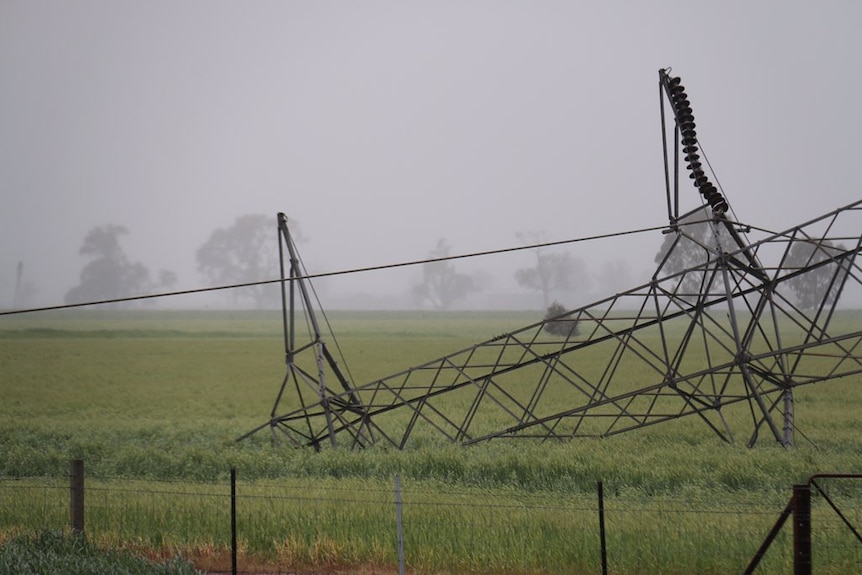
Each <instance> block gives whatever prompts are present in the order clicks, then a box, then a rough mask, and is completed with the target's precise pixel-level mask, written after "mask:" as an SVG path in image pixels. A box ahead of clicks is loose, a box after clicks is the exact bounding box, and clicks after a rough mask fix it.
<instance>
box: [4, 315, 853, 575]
mask: <svg viewBox="0 0 862 575" xmlns="http://www.w3.org/2000/svg"><path fill="white" fill-rule="evenodd" d="M846 313H847V316H846V318H844V321H849V322H858V321H860V316H859V315H858V314H857V313H853V312H846ZM537 319H538V318H537V317H535V315H534V314H529V313H526V312H524V313H520V312H513V313H508V312H507V313H502V312H500V313H490V312H488V313H451V314H450V313H422V312H409V313H408V312H389V313H372V312H334V313H330V314H329V321H330V323H331V325H332V328H333V330H334V332H335V334H336V336H337V341H336V342H333V341H329V342H328V343H329V345H330V347H333V346H334V345H335V344H336V343H337V348H338V349H340V350H341V351H342V352H343V353H344V357H345V358H346V368H348V369H349V372H350V374H351V376H352V379H353V381H355V382H357V383H365V382H367V381H371V380H373V379H375V378H379V377H382V376H385V375H388V374H391V373H395V372H398V371H400V370H402V369H405V368H406V367H409V366H412V365H417V364H419V363H422V362H424V361H427V360H430V359H434V358H437V357H440V356H442V355H445V354H447V353H449V352H453V351H457V350H459V349H462V348H464V347H466V346H469V345H471V344H473V343H475V342H477V341H480V340H485V339H488V338H490V337H493V336H495V335H498V334H500V333H504V332H506V331H510V330H512V329H514V328H517V327H520V326H522V325H526V324H528V323H532V322H533V321H536V320H537ZM585 361H588V358H587V359H585ZM283 375H284V353H283V344H282V340H281V316H280V314H279V313H278V312H229V311H218V312H216V311H170V312H156V311H134V312H131V311H128V312H120V311H103V310H93V311H75V312H51V313H43V314H31V315H22V316H6V317H3V318H0V390H2V398H3V399H2V402H0V445H2V450H0V533H3V535H2V537H4V538H5V537H12V536H15V535H18V534H21V533H24V532H27V531H31V530H43V529H56V528H58V527H62V526H63V525H65V524H66V523H67V522H68V493H67V487H66V486H67V483H68V479H67V474H68V467H69V463H68V462H69V460H70V459H74V458H80V459H84V460H85V462H86V467H87V475H88V490H89V491H88V493H89V495H88V512H87V530H88V533H89V534H90V537H91V538H92V539H93V540H94V541H96V542H98V543H100V544H102V545H105V546H110V547H114V548H119V547H124V548H132V549H135V550H138V551H140V552H143V553H146V554H148V555H150V556H153V557H162V556H165V555H170V554H178V553H179V554H183V555H185V556H188V557H192V558H194V559H195V560H196V563H197V564H198V565H200V566H202V567H208V566H220V567H222V568H224V566H225V564H224V562H225V560H226V552H227V551H226V550H227V549H228V543H229V532H227V527H226V526H228V525H229V515H228V509H227V504H226V499H225V493H226V491H225V490H226V482H227V478H228V476H229V470H230V469H231V468H232V467H233V468H236V470H237V474H238V477H239V478H240V485H239V487H238V495H239V497H240V505H239V508H238V515H239V522H238V523H239V526H240V550H241V558H242V561H243V562H244V563H245V564H246V565H258V566H267V565H269V566H279V567H281V568H283V569H287V568H288V567H294V568H297V567H305V568H309V569H310V568H318V569H320V568H325V567H327V568H328V567H333V566H340V567H351V568H360V567H361V568H363V569H365V570H366V572H367V571H373V570H379V571H381V572H385V571H392V570H393V568H394V566H395V565H396V558H397V553H396V542H395V537H394V510H393V504H392V500H393V494H392V482H393V477H394V475H395V474H400V476H401V477H402V480H403V482H404V503H405V511H404V515H405V517H404V520H405V538H406V541H405V551H406V554H407V563H408V566H409V567H410V568H412V569H414V570H415V572H417V573H467V572H470V573H503V572H505V573H572V572H579V573H598V572H600V569H599V562H598V533H597V528H596V525H597V517H596V494H595V491H596V482H597V480H602V481H603V482H604V487H605V492H606V496H607V503H606V505H607V517H608V552H609V563H610V565H611V567H612V571H613V572H615V573H653V572H662V573H674V572H676V573H690V572H698V573H727V572H740V571H741V570H742V569H743V568H744V566H745V564H746V563H747V561H748V560H749V559H750V558H751V556H752V555H753V554H754V551H755V550H756V549H757V546H758V545H759V544H760V542H761V540H762V538H763V537H764V536H765V534H766V533H767V532H768V530H769V528H770V527H771V526H772V524H773V523H774V522H775V520H776V519H777V517H778V513H779V512H780V511H781V509H782V508H783V507H784V505H785V504H786V502H787V499H788V498H789V495H790V487H791V486H792V485H793V484H795V483H801V482H804V481H805V480H806V479H807V477H808V476H810V475H811V474H813V473H817V472H860V471H862V466H860V463H859V462H860V455H862V435H860V433H859V419H858V415H857V414H858V407H859V405H862V381H859V380H841V381H834V382H829V383H826V384H818V385H817V386H810V387H804V388H800V389H798V390H797V391H796V423H797V426H798V428H799V432H798V433H797V446H796V447H794V448H791V449H784V448H781V447H779V446H777V445H775V444H772V443H770V442H769V441H768V440H767V441H763V440H762V441H761V442H760V443H759V444H758V446H757V447H756V448H754V449H748V448H746V447H744V442H745V439H747V438H742V439H741V440H740V441H739V442H738V443H737V444H734V445H727V444H725V443H723V442H721V441H720V440H719V439H718V437H717V436H716V435H715V434H714V433H713V432H712V431H710V430H709V429H708V428H706V426H705V425H703V424H702V423H701V422H700V421H699V420H697V419H696V418H688V419H683V420H679V421H675V422H670V423H667V424H662V425H658V426H655V427H653V428H649V429H644V430H641V431H638V432H635V433H631V434H624V435H621V436H617V437H613V438H608V439H604V440H576V441H572V442H567V443H549V444H542V443H534V442H530V441H529V440H518V441H511V442H507V441H499V442H492V443H489V444H481V445H477V446H473V447H469V448H462V447H458V446H453V445H450V444H448V443H445V442H444V441H443V440H440V439H435V438H427V439H426V440H424V441H423V442H422V445H421V446H420V447H415V448H411V449H408V450H406V451H403V452H399V451H394V450H391V449H382V448H375V449H371V450H367V451H364V452H351V451H344V450H330V449H328V450H324V451H323V452H321V453H318V454H315V453H313V452H310V451H306V450H295V449H289V448H278V449H276V448H273V447H272V446H271V445H270V442H269V441H268V437H267V436H266V435H265V434H263V433H261V434H258V435H255V436H253V437H252V438H250V439H249V440H246V441H244V442H241V443H237V442H236V441H235V438H236V437H238V436H239V435H241V434H242V433H244V432H246V431H248V430H250V429H252V428H254V427H257V426H258V425H260V424H262V423H264V422H265V421H266V420H267V419H268V417H269V412H270V410H271V409H272V405H273V401H274V399H275V394H276V392H277V390H278V387H279V386H280V384H281V380H282V377H283ZM803 434H804V435H803ZM835 489H836V490H837V491H836V493H838V494H841V496H842V497H846V498H847V499H846V501H848V502H850V503H849V504H850V505H851V506H855V510H854V513H855V514H856V515H854V516H853V517H854V518H855V519H856V520H857V525H858V520H859V519H860V517H859V507H860V505H859V502H860V494H859V492H858V491H856V490H855V488H850V487H847V486H840V485H836V487H835ZM843 537H844V534H843V532H841V533H840V534H838V533H836V534H832V536H831V537H830V539H829V542H830V546H827V547H821V548H827V549H828V554H827V555H822V556H821V562H820V565H821V566H823V569H818V572H831V573H844V572H847V570H848V568H850V567H852V568H859V566H860V561H862V554H860V552H859V550H858V547H859V546H858V545H857V546H855V547H854V546H853V545H852V541H851V542H850V543H848V544H847V545H844V539H843ZM774 546H775V549H774V550H771V551H770V553H769V554H768V555H767V557H766V558H765V560H764V563H763V564H762V566H761V568H760V570H759V571H758V572H759V573H786V572H787V571H788V570H789V565H790V561H791V555H790V549H789V543H788V539H787V537H786V535H783V536H782V537H781V538H779V540H778V541H777V542H776V543H775V544H774ZM823 553H827V552H826V551H824V552H823Z"/></svg>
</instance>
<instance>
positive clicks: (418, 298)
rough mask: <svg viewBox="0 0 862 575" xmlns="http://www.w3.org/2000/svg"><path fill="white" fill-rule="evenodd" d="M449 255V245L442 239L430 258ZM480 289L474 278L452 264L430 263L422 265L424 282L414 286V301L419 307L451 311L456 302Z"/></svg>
mask: <svg viewBox="0 0 862 575" xmlns="http://www.w3.org/2000/svg"><path fill="white" fill-rule="evenodd" d="M448 255H449V245H448V244H447V243H446V240H444V239H441V240H439V241H438V242H437V247H435V248H434V250H432V251H431V253H430V254H429V257H430V259H436V258H445V257H446V256H448ZM478 289H479V288H478V286H477V284H476V282H475V281H474V280H473V278H472V277H470V276H469V275H466V274H462V273H458V272H457V271H455V266H454V265H453V264H452V263H451V262H448V261H442V262H428V263H425V264H423V265H422V282H421V283H419V284H417V285H415V286H413V301H414V302H415V303H416V304H417V305H419V306H423V305H426V304H430V305H431V306H432V307H433V308H434V309H449V308H450V307H452V304H454V303H455V302H456V301H458V300H459V299H463V298H464V297H465V296H466V295H467V294H469V293H470V292H473V291H477V290H478Z"/></svg>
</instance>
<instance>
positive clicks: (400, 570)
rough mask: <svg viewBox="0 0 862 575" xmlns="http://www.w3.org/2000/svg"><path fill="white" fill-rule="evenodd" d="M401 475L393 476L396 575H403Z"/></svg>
mask: <svg viewBox="0 0 862 575" xmlns="http://www.w3.org/2000/svg"><path fill="white" fill-rule="evenodd" d="M401 507H402V505H401V475H399V474H397V473H396V474H395V528H396V529H397V530H398V575H404V523H403V521H402V516H401Z"/></svg>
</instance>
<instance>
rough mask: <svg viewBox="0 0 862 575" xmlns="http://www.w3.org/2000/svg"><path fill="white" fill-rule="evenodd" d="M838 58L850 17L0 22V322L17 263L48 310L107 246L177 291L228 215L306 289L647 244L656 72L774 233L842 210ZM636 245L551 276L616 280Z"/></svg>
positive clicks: (739, 208)
mask: <svg viewBox="0 0 862 575" xmlns="http://www.w3.org/2000/svg"><path fill="white" fill-rule="evenodd" d="M859 54H862V4H860V3H859V2H855V1H843V2H839V1H831V2H830V1H827V2H816V3H815V2H807V1H806V2H802V1H769V2H765V1H760V2H751V1H744V2H743V1H736V2H691V1H674V2H671V1H666V0H665V1H653V2H640V1H630V2H623V1H611V2H604V1H603V2H572V1H565V2H552V1H530V2H526V1H522V2H506V1H497V2H491V1H466V2H465V1H451V2H447V1H426V2H395V1H375V2H368V1H363V2H348V1H344V2H322V1H315V2H291V1H273V2H262V1H250V2H233V1H222V0H200V1H184V2H173V1H155V2H150V1H147V2H144V1H135V2H132V1H115V0H104V1H95V0H70V1H59V0H57V1H39V0H36V1H34V0H0V78H2V92H0V94H2V95H0V307H3V306H7V305H9V304H10V303H11V299H12V290H13V286H14V276H15V267H16V264H17V262H18V261H24V262H25V266H26V271H27V273H28V275H29V276H30V277H31V278H32V279H33V281H34V282H35V283H36V285H37V287H38V289H39V303H40V304H45V305H51V304H59V303H62V297H63V294H64V293H65V292H66V290H68V289H69V288H70V287H72V286H73V285H74V284H75V283H77V278H78V273H79V271H80V269H81V267H82V265H83V264H84V263H85V262H84V261H83V260H82V258H81V257H80V256H79V255H78V253H77V252H78V248H79V246H80V244H81V240H82V238H83V237H84V235H85V234H86V232H87V231H88V230H89V229H90V228H92V227H93V226H95V225H100V224H106V223H115V224H122V225H124V226H126V227H127V228H128V229H129V230H130V232H131V233H130V235H129V236H128V237H126V238H125V246H126V251H127V253H128V255H129V256H130V258H132V259H133V260H139V261H141V262H143V263H144V264H145V265H147V266H148V267H149V268H150V270H151V271H156V270H158V269H163V268H164V269H171V270H174V271H176V272H178V274H179V279H180V281H179V285H178V286H177V288H195V287H201V286H202V280H201V279H200V278H199V277H198V274H197V273H196V272H195V270H194V252H195V250H196V249H197V247H198V246H199V245H200V244H202V243H203V242H204V241H205V240H206V239H207V237H208V236H209V234H210V232H211V231H212V230H213V229H215V228H217V227H226V226H228V225H230V224H231V223H232V222H233V220H234V219H235V218H236V217H237V216H240V215H244V214H250V213H263V214H272V216H273V222H275V214H276V213H277V212H279V211H283V212H285V213H287V214H288V216H289V217H291V218H295V219H297V220H299V222H300V223H301V226H302V229H303V232H304V234H305V235H307V236H308V237H309V239H310V241H309V242H308V244H307V245H305V246H303V248H302V249H303V255H304V258H305V261H306V263H307V264H309V266H310V267H313V268H314V269H315V270H317V271H329V270H337V269H343V268H352V267H364V266H371V265H378V264H387V263H394V262H398V261H403V260H412V259H419V258H422V257H425V256H426V255H427V254H428V252H430V251H431V250H432V249H433V248H434V246H435V245H436V243H437V240H438V239H439V238H446V239H447V240H448V242H449V244H450V245H451V246H452V252H453V253H465V252H472V251H483V250H489V249H496V248H503V247H509V246H514V245H517V244H518V241H517V239H516V238H515V233H516V232H519V231H544V232H545V234H546V236H547V238H548V239H550V240H563V239H568V238H574V237H581V236H589V235H594V234H603V233H609V232H614V231H623V230H629V229H635V228H641V227H648V226H656V225H661V224H663V223H665V222H666V212H665V207H664V191H663V186H664V180H663V173H662V161H661V142H660V132H659V126H660V120H659V110H658V88H657V83H658V74H657V71H658V69H659V68H664V67H668V66H671V67H673V71H674V73H676V74H679V75H680V76H681V77H682V79H683V83H684V84H685V85H686V87H687V90H688V93H689V96H690V98H691V102H692V107H693V109H694V114H695V116H696V119H697V124H698V136H699V138H700V141H701V144H702V147H703V149H704V150H705V152H706V154H707V155H708V158H709V160H710V162H711V163H712V166H713V168H714V169H715V171H716V175H717V178H718V181H719V183H720V184H721V185H722V187H723V191H724V193H725V196H726V197H727V198H728V200H729V202H730V205H731V207H732V209H733V211H734V214H735V216H736V217H737V218H738V219H740V220H742V221H745V222H748V223H752V224H756V225H758V226H762V227H765V228H770V229H776V230H777V229H783V228H785V227H789V226H792V225H795V224H797V223H800V222H801V221H803V220H807V219H809V218H811V217H813V216H816V215H819V214H821V213H823V212H826V211H829V210H832V209H834V208H836V207H839V206H843V205H846V204H849V203H850V202H852V201H855V200H857V199H859V197H860V191H859V187H858V183H857V180H858V178H857V176H856V174H855V171H854V169H855V167H856V166H857V165H858V157H859V151H860V150H859V145H858V142H857V134H858V133H860V128H862V117H860V114H862V112H860V108H859V105H858V94H859V88H860V84H862V82H860V76H862V66H860V64H859ZM682 196H683V200H684V202H686V205H687V206H688V207H694V206H695V205H696V203H697V201H698V196H697V194H696V192H695V190H694V189H693V188H692V189H686V190H683V194H682ZM660 243H661V237H660V234H659V235H658V236H656V237H653V236H636V237H634V238H632V239H628V240H626V242H622V241H621V240H620V241H614V242H604V243H603V242H598V243H591V244H580V245H578V246H575V247H572V249H571V251H572V253H573V255H574V256H576V257H581V258H583V259H585V260H587V261H588V262H589V263H590V265H591V266H594V267H596V266H597V265H598V264H597V263H594V262H599V261H601V259H602V258H618V257H621V254H623V253H630V254H631V256H630V257H629V258H628V259H629V260H630V262H631V264H630V265H631V269H632V270H635V271H636V273H637V274H638V277H639V276H640V274H642V273H643V272H645V271H646V270H649V269H651V267H652V256H653V254H654V253H655V251H656V250H657V249H658V246H659V245H660ZM528 257H529V255H528V254H518V255H514V256H511V257H509V258H508V259H507V258H505V257H502V256H495V257H494V258H489V259H488V260H487V261H471V262H470V264H469V266H470V267H471V269H472V268H476V269H483V270H486V271H487V272H489V273H490V274H492V275H493V276H494V277H495V278H496V279H497V281H498V287H497V289H504V286H506V285H509V284H511V283H512V280H511V275H512V272H513V271H514V269H515V268H517V267H521V266H523V265H526V264H528V263H529V259H528ZM459 265H464V266H465V267H466V266H468V264H466V263H465V264H459ZM407 273H408V272H404V274H407ZM409 273H418V272H415V271H414V272H409ZM404 274H402V277H406V276H405V275H404ZM381 277H382V276H371V277H365V278H361V277H351V278H349V279H344V280H332V282H330V283H331V284H332V285H330V286H329V288H330V289H331V290H334V291H337V292H338V291H349V290H351V289H354V290H367V289H373V288H374V287H375V286H378V285H381V280H380V278H381ZM398 281H400V280H398ZM404 281H407V279H404ZM339 282H340V283H339ZM390 284H391V282H390ZM404 288H405V286H394V287H393V286H392V285H388V286H386V285H384V286H382V287H381V289H384V290H389V291H393V290H394V291H398V290H402V291H403V289H404Z"/></svg>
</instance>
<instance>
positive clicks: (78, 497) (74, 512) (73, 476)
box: [69, 459, 84, 535]
mask: <svg viewBox="0 0 862 575" xmlns="http://www.w3.org/2000/svg"><path fill="white" fill-rule="evenodd" d="M69 478H70V481H69V502H70V505H69V508H70V515H71V520H72V531H74V532H75V533H77V534H79V535H83V534H84V460H83V459H73V460H71V462H70V472H69Z"/></svg>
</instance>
